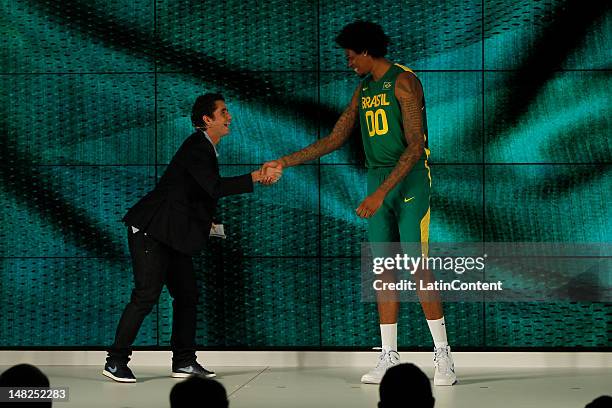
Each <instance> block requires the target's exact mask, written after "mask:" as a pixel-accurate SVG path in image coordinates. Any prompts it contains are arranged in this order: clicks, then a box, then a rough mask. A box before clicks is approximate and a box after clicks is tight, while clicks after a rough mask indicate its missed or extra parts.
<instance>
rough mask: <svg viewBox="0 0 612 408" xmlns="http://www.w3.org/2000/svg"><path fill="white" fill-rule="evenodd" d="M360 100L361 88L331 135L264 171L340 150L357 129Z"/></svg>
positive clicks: (270, 163) (266, 164)
mask: <svg viewBox="0 0 612 408" xmlns="http://www.w3.org/2000/svg"><path fill="white" fill-rule="evenodd" d="M358 99H359V86H358V87H357V89H356V90H355V92H354V93H353V97H352V98H351V102H350V103H349V105H348V106H347V107H346V109H345V110H344V112H342V114H341V115H340V117H339V118H338V121H336V124H335V125H334V128H333V130H332V131H331V133H330V134H329V135H327V136H325V137H324V138H322V139H319V140H317V141H316V142H314V143H312V144H311V145H309V146H306V147H305V148H303V149H302V150H298V151H297V152H294V153H291V154H288V155H286V156H283V157H281V158H280V159H277V160H274V161H271V162H266V163H264V165H263V169H265V168H266V167H277V168H280V169H283V168H285V167H291V166H297V165H299V164H302V163H305V162H308V161H311V160H315V159H318V158H319V157H321V156H324V155H326V154H328V153H331V152H333V151H334V150H336V149H338V148H340V147H341V146H342V145H343V144H344V143H346V141H347V140H348V138H349V137H350V135H351V132H352V131H353V128H354V127H355V124H356V123H357V118H358V115H359V110H358V108H359V105H358Z"/></svg>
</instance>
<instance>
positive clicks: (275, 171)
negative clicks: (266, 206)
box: [259, 160, 283, 185]
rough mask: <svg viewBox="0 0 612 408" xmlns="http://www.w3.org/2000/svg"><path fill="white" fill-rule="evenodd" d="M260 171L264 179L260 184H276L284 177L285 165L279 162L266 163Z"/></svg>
mask: <svg viewBox="0 0 612 408" xmlns="http://www.w3.org/2000/svg"><path fill="white" fill-rule="evenodd" d="M259 171H260V173H261V178H262V180H261V181H260V183H261V184H264V185H270V184H274V183H276V182H277V181H278V179H280V178H281V176H282V175H283V165H282V163H281V162H280V161H279V160H272V161H269V162H265V163H264V164H263V165H262V166H261V169H260V170H259Z"/></svg>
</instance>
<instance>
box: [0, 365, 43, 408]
mask: <svg viewBox="0 0 612 408" xmlns="http://www.w3.org/2000/svg"><path fill="white" fill-rule="evenodd" d="M48 386H49V377H47V376H46V375H45V373H43V372H42V371H40V369H38V368H37V367H34V366H33V365H30V364H18V365H16V366H13V367H11V368H9V369H8V370H6V371H5V372H3V373H2V374H0V387H13V388H17V387H48ZM0 405H2V406H3V407H16V408H26V407H51V406H52V401H44V400H42V401H38V402H30V403H27V402H26V403H23V402H15V403H10V402H5V403H3V404H0Z"/></svg>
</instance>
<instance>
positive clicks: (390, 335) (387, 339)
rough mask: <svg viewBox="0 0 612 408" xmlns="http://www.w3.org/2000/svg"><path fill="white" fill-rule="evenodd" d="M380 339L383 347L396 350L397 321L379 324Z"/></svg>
mask: <svg viewBox="0 0 612 408" xmlns="http://www.w3.org/2000/svg"><path fill="white" fill-rule="evenodd" d="M380 339H381V340H382V348H383V349H385V350H393V351H397V323H392V324H381V325H380Z"/></svg>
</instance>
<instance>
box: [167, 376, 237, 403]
mask: <svg viewBox="0 0 612 408" xmlns="http://www.w3.org/2000/svg"><path fill="white" fill-rule="evenodd" d="M193 406H198V407H202V408H204V407H205V408H227V407H228V406H229V402H228V400H227V393H226V392H225V388H224V387H223V385H222V384H221V383H220V382H218V381H215V380H211V379H208V378H204V377H198V376H192V377H189V378H187V379H186V380H185V381H182V382H180V383H178V384H176V385H175V386H174V387H172V391H170V408H183V407H193Z"/></svg>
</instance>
